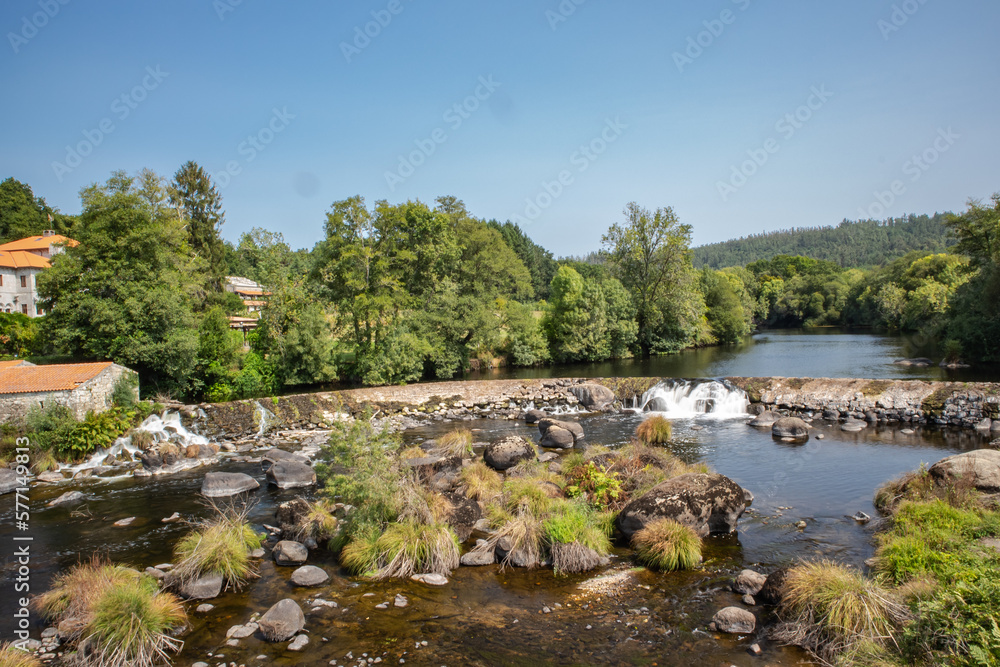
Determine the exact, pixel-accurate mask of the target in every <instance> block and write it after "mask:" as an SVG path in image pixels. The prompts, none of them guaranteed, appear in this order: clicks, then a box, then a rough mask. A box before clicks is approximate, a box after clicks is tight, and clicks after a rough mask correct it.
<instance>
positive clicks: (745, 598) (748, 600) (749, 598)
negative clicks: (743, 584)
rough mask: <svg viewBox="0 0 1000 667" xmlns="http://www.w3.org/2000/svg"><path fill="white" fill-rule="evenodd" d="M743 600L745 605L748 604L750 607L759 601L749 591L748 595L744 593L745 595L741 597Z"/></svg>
mask: <svg viewBox="0 0 1000 667" xmlns="http://www.w3.org/2000/svg"><path fill="white" fill-rule="evenodd" d="M741 600H742V602H743V604H745V605H746V606H748V607H753V606H754V605H756V604H757V601H756V600H754V599H753V596H752V595H750V594H749V593H747V594H746V595H744V596H743V597H742V598H741Z"/></svg>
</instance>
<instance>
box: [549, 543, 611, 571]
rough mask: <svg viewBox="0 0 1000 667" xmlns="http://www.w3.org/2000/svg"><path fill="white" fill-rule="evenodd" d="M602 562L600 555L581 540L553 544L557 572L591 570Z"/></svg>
mask: <svg viewBox="0 0 1000 667" xmlns="http://www.w3.org/2000/svg"><path fill="white" fill-rule="evenodd" d="M600 564H601V557H600V555H599V554H598V553H597V552H596V551H594V550H593V549H590V548H589V547H585V546H583V545H582V544H580V543H579V542H570V543H569V544H564V543H562V542H556V543H555V544H553V545H552V567H553V569H554V570H555V571H556V573H557V574H576V573H579V572H589V571H590V570H593V569H594V568H596V567H597V566H599V565H600Z"/></svg>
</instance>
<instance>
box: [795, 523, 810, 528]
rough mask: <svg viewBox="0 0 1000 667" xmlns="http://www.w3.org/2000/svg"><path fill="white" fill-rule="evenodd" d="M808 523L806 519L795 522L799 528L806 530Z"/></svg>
mask: <svg viewBox="0 0 1000 667" xmlns="http://www.w3.org/2000/svg"><path fill="white" fill-rule="evenodd" d="M807 525H808V524H807V523H806V522H805V521H799V522H798V523H797V524H795V527H796V528H798V529H799V530H804V529H805V527H806V526H807Z"/></svg>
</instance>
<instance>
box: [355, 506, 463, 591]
mask: <svg viewBox="0 0 1000 667" xmlns="http://www.w3.org/2000/svg"><path fill="white" fill-rule="evenodd" d="M459 548H460V547H459V543H458V537H457V536H456V535H455V532H454V531H453V530H452V529H451V527H449V526H448V525H447V524H444V523H431V524H426V523H420V522H418V521H416V520H414V519H404V520H402V521H400V522H398V523H393V524H390V525H389V526H388V527H386V528H385V530H384V531H383V530H381V529H379V528H378V527H376V526H373V525H368V526H365V527H363V528H361V529H360V530H358V531H357V533H355V535H354V536H353V538H352V540H351V541H350V542H349V543H348V544H347V545H346V546H345V547H344V549H343V550H342V551H341V554H340V562H341V564H342V565H343V566H344V567H346V568H347V569H349V570H350V571H352V572H353V573H354V574H358V575H362V576H366V577H373V578H375V579H391V578H396V577H398V578H407V577H410V576H412V575H414V574H430V573H434V574H442V575H450V574H451V571H452V570H454V569H455V568H456V567H458V565H459V557H460V551H459Z"/></svg>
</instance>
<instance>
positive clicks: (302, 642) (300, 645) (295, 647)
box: [288, 635, 309, 651]
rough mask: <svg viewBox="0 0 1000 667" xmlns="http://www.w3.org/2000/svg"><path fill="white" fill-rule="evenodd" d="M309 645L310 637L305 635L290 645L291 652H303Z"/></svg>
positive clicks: (298, 637)
mask: <svg viewBox="0 0 1000 667" xmlns="http://www.w3.org/2000/svg"><path fill="white" fill-rule="evenodd" d="M308 643H309V637H307V636H305V635H299V636H297V637H296V638H295V639H293V640H292V641H291V643H290V644H288V650H289V651H301V650H302V649H304V648H305V647H306V644H308Z"/></svg>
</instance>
